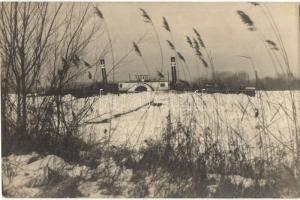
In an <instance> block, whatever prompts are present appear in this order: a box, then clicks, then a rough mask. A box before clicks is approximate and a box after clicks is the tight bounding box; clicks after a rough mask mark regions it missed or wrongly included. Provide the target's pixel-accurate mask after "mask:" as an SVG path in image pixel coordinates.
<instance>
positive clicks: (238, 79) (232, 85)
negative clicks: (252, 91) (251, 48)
mask: <svg viewBox="0 0 300 200" xmlns="http://www.w3.org/2000/svg"><path fill="white" fill-rule="evenodd" d="M192 86H193V87H198V88H205V87H215V88H218V89H240V88H243V87H247V86H250V87H256V89H258V90H300V79H299V78H296V77H288V76H286V75H278V76H277V77H264V78H260V77H257V78H254V79H253V78H252V79H250V78H249V74H248V73H247V72H236V73H233V72H216V73H215V76H214V78H212V79H206V78H200V79H197V80H196V81H194V82H193V83H192Z"/></svg>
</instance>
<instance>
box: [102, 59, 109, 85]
mask: <svg viewBox="0 0 300 200" xmlns="http://www.w3.org/2000/svg"><path fill="white" fill-rule="evenodd" d="M100 67H101V71H102V81H103V85H104V87H105V86H106V85H107V76H106V69H105V61H104V59H100Z"/></svg>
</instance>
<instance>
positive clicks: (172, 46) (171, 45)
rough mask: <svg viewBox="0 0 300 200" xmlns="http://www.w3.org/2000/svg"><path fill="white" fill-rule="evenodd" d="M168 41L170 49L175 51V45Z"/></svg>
mask: <svg viewBox="0 0 300 200" xmlns="http://www.w3.org/2000/svg"><path fill="white" fill-rule="evenodd" d="M166 41H167V43H168V45H169V47H170V48H171V49H172V50H175V46H174V44H173V43H172V42H171V41H170V40H166Z"/></svg>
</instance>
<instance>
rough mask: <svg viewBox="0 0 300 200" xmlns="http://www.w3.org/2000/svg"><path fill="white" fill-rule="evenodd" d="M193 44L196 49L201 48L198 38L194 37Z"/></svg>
mask: <svg viewBox="0 0 300 200" xmlns="http://www.w3.org/2000/svg"><path fill="white" fill-rule="evenodd" d="M193 44H194V48H195V50H200V46H199V43H198V41H197V40H196V38H193Z"/></svg>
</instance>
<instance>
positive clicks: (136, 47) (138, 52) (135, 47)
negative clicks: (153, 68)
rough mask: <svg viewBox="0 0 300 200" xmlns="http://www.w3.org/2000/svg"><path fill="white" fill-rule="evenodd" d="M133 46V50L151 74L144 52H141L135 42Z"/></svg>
mask: <svg viewBox="0 0 300 200" xmlns="http://www.w3.org/2000/svg"><path fill="white" fill-rule="evenodd" d="M132 44H133V49H134V51H135V52H136V53H137V54H138V55H139V56H140V58H141V59H142V60H143V63H144V65H145V67H146V70H147V73H148V74H149V68H148V65H147V63H146V60H145V59H144V57H143V55H142V52H141V51H140V48H139V46H138V45H137V44H136V43H135V42H132Z"/></svg>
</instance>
